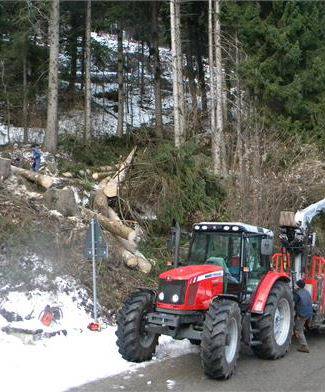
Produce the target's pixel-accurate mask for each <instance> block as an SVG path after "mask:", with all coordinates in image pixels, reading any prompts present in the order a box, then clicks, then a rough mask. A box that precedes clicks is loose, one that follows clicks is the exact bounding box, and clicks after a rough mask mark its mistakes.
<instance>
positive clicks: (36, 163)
mask: <svg viewBox="0 0 325 392" xmlns="http://www.w3.org/2000/svg"><path fill="white" fill-rule="evenodd" d="M32 151H33V158H32V161H33V163H32V170H33V171H34V172H38V171H39V169H40V167H41V156H42V154H41V151H40V149H39V147H38V146H37V145H35V146H33V149H32Z"/></svg>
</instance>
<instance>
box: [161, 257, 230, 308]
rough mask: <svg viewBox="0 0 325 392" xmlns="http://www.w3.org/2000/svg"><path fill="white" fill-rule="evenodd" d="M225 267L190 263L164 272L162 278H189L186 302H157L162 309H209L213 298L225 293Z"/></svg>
mask: <svg viewBox="0 0 325 392" xmlns="http://www.w3.org/2000/svg"><path fill="white" fill-rule="evenodd" d="M223 274H224V273H223V268H222V267H220V266H217V265H211V264H207V265H190V266H187V267H180V268H176V269H173V270H171V271H167V272H164V273H163V274H161V275H160V279H164V280H166V281H168V280H187V285H186V293H185V300H184V304H180V305H174V304H166V303H163V302H159V301H158V302H157V303H156V305H157V307H158V308H160V309H167V310H182V311H186V310H207V309H209V306H210V303H211V301H212V299H213V298H215V297H216V296H217V295H220V294H223V292H224V287H223Z"/></svg>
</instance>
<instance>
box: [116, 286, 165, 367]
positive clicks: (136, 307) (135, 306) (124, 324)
mask: <svg viewBox="0 0 325 392" xmlns="http://www.w3.org/2000/svg"><path fill="white" fill-rule="evenodd" d="M153 302H154V296H153V294H152V293H150V292H149V291H138V292H136V293H134V294H132V295H131V296H130V297H129V298H128V300H127V301H126V302H125V304H124V306H123V308H122V309H121V310H120V312H119V314H118V316H117V330H116V336H117V342H116V344H117V346H118V351H119V353H120V354H121V355H122V357H123V358H124V359H126V360H127V361H130V362H143V361H149V360H150V359H151V358H152V356H153V354H154V353H155V350H156V346H157V344H158V338H159V335H157V334H154V333H150V332H147V331H145V328H144V327H145V322H146V319H145V316H146V314H147V313H148V312H150V311H152V310H153Z"/></svg>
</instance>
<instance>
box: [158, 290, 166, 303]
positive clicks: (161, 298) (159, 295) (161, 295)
mask: <svg viewBox="0 0 325 392" xmlns="http://www.w3.org/2000/svg"><path fill="white" fill-rule="evenodd" d="M164 298H165V294H164V293H163V291H161V292H160V293H159V294H158V299H159V301H163V300H164Z"/></svg>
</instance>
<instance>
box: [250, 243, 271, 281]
mask: <svg viewBox="0 0 325 392" xmlns="http://www.w3.org/2000/svg"><path fill="white" fill-rule="evenodd" d="M261 240H262V237H261V236H258V237H257V236H256V237H249V238H246V260H247V261H246V263H247V266H248V267H249V271H250V277H251V278H256V279H259V278H261V277H262V276H263V275H264V274H265V273H266V272H267V271H268V264H269V257H268V256H262V255H261Z"/></svg>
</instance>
